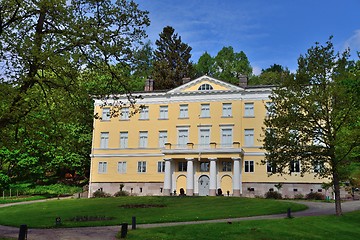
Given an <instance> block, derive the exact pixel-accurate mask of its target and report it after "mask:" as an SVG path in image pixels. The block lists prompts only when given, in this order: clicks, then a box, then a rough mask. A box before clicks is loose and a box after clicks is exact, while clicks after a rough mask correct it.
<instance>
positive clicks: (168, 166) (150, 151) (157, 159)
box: [89, 76, 322, 197]
mask: <svg viewBox="0 0 360 240" xmlns="http://www.w3.org/2000/svg"><path fill="white" fill-rule="evenodd" d="M270 94H271V88H267V87H246V88H241V87H238V86H235V85H231V84H228V83H225V82H222V81H220V80H217V79H214V78H211V77H208V76H203V77H200V78H198V79H195V80H193V81H191V82H188V83H186V84H184V85H182V86H180V87H178V88H175V89H172V90H170V91H167V92H144V93H143V95H142V96H143V99H142V100H140V101H138V102H137V104H138V105H139V106H140V105H142V106H145V109H143V110H142V112H141V113H137V114H136V115H134V116H132V117H129V118H127V117H126V115H127V113H126V112H127V111H126V107H125V108H123V110H122V113H123V115H122V116H120V117H117V118H111V119H108V117H107V115H106V113H107V111H109V110H111V108H110V106H109V107H107V106H105V107H103V106H102V104H103V102H101V101H100V100H95V113H98V114H99V116H103V118H102V119H95V120H94V131H93V143H92V154H91V173H90V175H91V176H90V187H89V195H90V196H91V194H92V193H93V192H94V191H96V190H98V189H102V190H103V191H105V192H108V193H114V192H116V191H118V190H119V186H120V184H124V185H125V187H124V190H126V191H129V192H131V193H132V194H137V195H169V194H179V193H180V189H181V188H182V189H183V190H184V192H185V193H186V194H187V195H216V194H217V193H218V192H219V189H221V190H222V192H223V194H225V195H227V194H228V195H234V196H239V195H243V196H256V195H263V194H264V193H265V192H267V191H269V189H271V188H273V189H274V185H275V184H277V183H283V189H282V191H283V195H285V196H288V197H292V196H294V195H296V194H306V193H308V192H310V190H314V191H321V182H322V180H321V179H317V178H315V177H314V176H313V175H312V174H309V175H306V176H304V177H301V176H300V174H299V173H292V175H291V176H271V177H269V176H268V175H269V174H268V172H267V166H266V165H262V164H261V160H263V159H264V152H263V150H261V149H260V147H261V145H262V143H261V139H262V135H263V130H262V127H263V121H264V118H266V107H265V105H266V104H267V102H269V95H270ZM120 100H126V98H125V97H124V96H123V97H121V96H120ZM110 101H111V100H110ZM129 111H131V109H130V110H129Z"/></svg>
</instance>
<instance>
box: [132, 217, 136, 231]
mask: <svg viewBox="0 0 360 240" xmlns="http://www.w3.org/2000/svg"><path fill="white" fill-rule="evenodd" d="M131 229H132V230H135V229H136V217H132V218H131Z"/></svg>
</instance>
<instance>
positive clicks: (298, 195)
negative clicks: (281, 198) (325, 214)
mask: <svg viewBox="0 0 360 240" xmlns="http://www.w3.org/2000/svg"><path fill="white" fill-rule="evenodd" d="M294 199H304V195H303V194H301V193H299V194H295V196H294Z"/></svg>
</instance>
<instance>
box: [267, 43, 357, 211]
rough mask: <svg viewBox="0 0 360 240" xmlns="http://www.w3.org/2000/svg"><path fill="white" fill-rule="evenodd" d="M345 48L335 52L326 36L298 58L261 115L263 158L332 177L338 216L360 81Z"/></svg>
mask: <svg viewBox="0 0 360 240" xmlns="http://www.w3.org/2000/svg"><path fill="white" fill-rule="evenodd" d="M348 57H349V55H348V51H345V52H344V53H342V54H341V55H340V54H339V53H335V52H334V47H333V44H332V42H331V38H330V40H329V41H327V42H326V45H324V46H323V45H320V44H319V43H316V45H315V46H314V47H311V48H310V49H309V50H308V51H307V53H306V54H305V55H304V56H303V55H301V56H300V57H299V59H298V64H299V67H298V71H297V73H296V77H295V78H289V79H286V81H284V82H283V83H282V84H281V85H280V86H279V87H277V88H275V89H274V90H273V93H272V95H271V96H270V99H271V101H272V104H271V105H270V107H269V109H268V110H269V111H270V116H269V117H268V118H267V119H265V122H264V123H265V127H266V131H265V138H264V146H263V148H264V149H265V150H266V155H265V160H264V161H263V163H264V164H265V163H266V162H269V163H270V164H271V165H273V166H275V167H276V171H277V173H281V174H286V173H287V174H288V173H289V172H290V171H291V164H292V163H293V162H294V161H299V163H300V166H301V174H302V175H303V174H305V173H307V172H311V171H314V170H315V172H316V175H317V176H318V177H320V178H329V179H331V181H332V184H333V188H334V193H335V202H336V204H335V206H336V214H337V215H341V214H342V211H341V201H340V184H341V182H342V181H343V180H345V179H346V178H347V176H344V175H342V173H343V172H346V171H344V170H346V169H347V168H348V167H349V165H350V164H351V163H352V162H353V161H355V159H356V158H357V159H358V157H359V155H358V153H359V146H360V117H359V116H360V108H359V106H360V79H359V75H356V74H354V73H351V72H350V71H349V70H350V68H349V66H350V64H349V63H350V62H349V61H348Z"/></svg>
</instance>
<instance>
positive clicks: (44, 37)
mask: <svg viewBox="0 0 360 240" xmlns="http://www.w3.org/2000/svg"><path fill="white" fill-rule="evenodd" d="M0 16H1V17H0V36H1V37H0V66H1V72H0V90H1V91H0V92H1V93H0V111H1V112H0V176H3V175H6V176H8V177H9V178H11V179H12V180H24V179H29V180H36V179H39V178H44V177H46V176H54V175H55V176H56V175H57V176H60V175H61V174H62V173H61V172H64V171H76V172H85V171H86V169H87V167H88V166H89V149H90V145H91V129H92V125H91V122H92V116H93V110H92V100H91V97H90V94H100V95H102V96H104V95H106V94H111V93H115V92H116V93H127V94H128V95H129V100H130V101H133V100H134V98H133V96H132V95H131V94H130V92H129V90H130V88H129V84H128V83H127V80H128V79H129V78H128V77H124V76H128V75H129V73H130V70H129V69H130V68H129V66H131V64H132V62H133V61H134V54H133V53H134V52H136V51H137V50H138V49H139V48H140V47H141V45H142V39H144V37H146V33H145V31H144V27H146V26H148V25H149V19H148V16H147V12H146V11H142V10H140V9H138V5H137V4H135V3H134V2H133V1H126V0H117V1H112V0H82V1H76V0H71V1H65V0H37V1H29V0H23V1H19V0H3V1H1V3H0ZM2 174H3V175H2ZM1 178H2V179H3V180H1V181H3V182H8V180H6V178H4V177H1Z"/></svg>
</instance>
